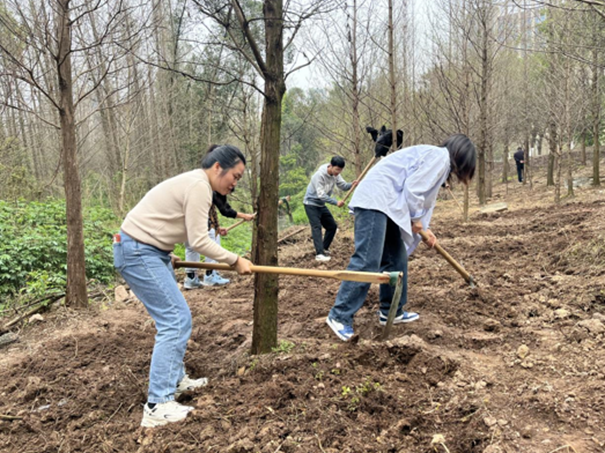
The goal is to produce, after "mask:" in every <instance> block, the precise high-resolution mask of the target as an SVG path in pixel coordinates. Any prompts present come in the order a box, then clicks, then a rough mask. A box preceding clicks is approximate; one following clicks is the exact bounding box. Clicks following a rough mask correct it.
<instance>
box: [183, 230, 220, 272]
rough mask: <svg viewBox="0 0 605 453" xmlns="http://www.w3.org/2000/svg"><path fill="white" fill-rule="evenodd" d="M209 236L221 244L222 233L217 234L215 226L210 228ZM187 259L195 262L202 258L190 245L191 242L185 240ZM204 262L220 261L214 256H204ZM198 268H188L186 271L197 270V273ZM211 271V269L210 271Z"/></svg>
mask: <svg viewBox="0 0 605 453" xmlns="http://www.w3.org/2000/svg"><path fill="white" fill-rule="evenodd" d="M208 237H210V239H212V240H213V241H214V242H216V243H217V244H218V245H221V235H220V234H216V230H215V229H214V228H210V229H209V230H208ZM185 260H186V261H193V262H194V263H197V262H198V261H199V260H200V254H199V253H198V252H196V251H195V250H193V248H192V247H191V246H190V245H189V242H185ZM204 262H205V263H217V262H218V261H215V260H213V259H212V258H208V257H206V258H204ZM197 271H198V270H197V268H195V267H193V268H189V267H188V268H186V269H185V272H195V273H196V274H197ZM208 272H210V271H208Z"/></svg>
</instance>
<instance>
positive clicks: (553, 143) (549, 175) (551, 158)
mask: <svg viewBox="0 0 605 453" xmlns="http://www.w3.org/2000/svg"><path fill="white" fill-rule="evenodd" d="M549 128H550V133H549V134H548V145H549V146H548V170H547V172H546V186H547V187H550V186H554V185H555V175H554V173H555V160H556V156H557V125H556V124H555V122H554V121H551V122H550V126H549Z"/></svg>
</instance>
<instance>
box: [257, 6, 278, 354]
mask: <svg viewBox="0 0 605 453" xmlns="http://www.w3.org/2000/svg"><path fill="white" fill-rule="evenodd" d="M263 13H264V17H265V53H266V73H265V74H264V76H265V91H264V95H265V102H264V107H263V124H262V132H261V134H262V135H261V173H260V193H261V196H260V197H259V203H258V221H257V222H258V223H257V225H258V232H257V233H258V244H257V247H256V250H255V259H254V262H255V263H256V264H261V265H269V266H277V210H278V206H277V203H278V201H279V197H278V194H279V148H280V133H281V113H282V109H281V107H282V99H283V96H284V93H285V92H286V85H285V82H284V49H283V0H265V3H264V7H263ZM278 292H279V279H278V276H277V275H275V274H255V275H254V327H253V331H252V354H260V353H266V352H271V349H272V348H274V347H275V346H276V345H277V302H278Z"/></svg>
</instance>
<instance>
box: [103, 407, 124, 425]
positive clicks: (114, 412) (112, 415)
mask: <svg viewBox="0 0 605 453" xmlns="http://www.w3.org/2000/svg"><path fill="white" fill-rule="evenodd" d="M123 405H124V401H122V402H121V403H120V405H119V406H118V408H117V409H116V410H115V411H113V414H111V415H110V416H109V418H108V419H107V421H106V422H105V426H107V424H108V423H109V422H110V421H111V419H112V418H113V417H114V416H115V415H116V414H117V413H118V411H119V410H120V409H121V408H122V406H123Z"/></svg>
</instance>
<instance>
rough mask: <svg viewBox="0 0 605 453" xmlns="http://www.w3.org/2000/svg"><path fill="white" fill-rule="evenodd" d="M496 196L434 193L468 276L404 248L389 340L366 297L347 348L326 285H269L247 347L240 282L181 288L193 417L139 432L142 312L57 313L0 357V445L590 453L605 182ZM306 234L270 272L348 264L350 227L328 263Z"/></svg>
mask: <svg viewBox="0 0 605 453" xmlns="http://www.w3.org/2000/svg"><path fill="white" fill-rule="evenodd" d="M513 188H514V193H513V190H512V189H513ZM504 190H505V189H504V187H503V186H499V187H498V188H497V192H498V193H497V195H496V196H495V197H494V200H493V201H503V200H506V201H507V202H508V204H509V210H508V211H505V212H501V213H496V214H489V215H488V214H480V213H478V212H477V211H476V207H474V210H475V212H474V213H473V214H472V216H471V221H470V222H469V223H467V224H463V223H462V222H461V221H460V213H459V211H458V208H457V206H456V204H455V203H454V202H453V201H452V200H442V201H440V202H439V203H438V207H437V209H436V213H435V216H434V224H433V230H434V231H435V233H436V234H437V236H438V238H439V239H440V243H441V244H442V245H443V246H444V247H445V248H446V249H447V250H448V251H449V252H450V253H451V254H452V255H453V256H454V257H455V258H456V259H457V260H459V261H460V262H461V263H462V264H463V265H464V266H465V267H466V269H467V270H468V271H469V272H470V273H471V274H472V275H473V277H474V278H475V279H476V280H477V282H478V283H479V286H478V287H477V288H475V289H472V288H470V287H469V286H468V285H466V283H465V282H464V281H463V280H462V278H460V276H459V275H458V274H457V273H456V272H455V271H454V270H453V268H451V267H450V266H449V265H448V264H447V263H446V262H445V261H444V260H443V259H442V258H441V257H440V256H438V255H437V254H436V253H435V252H434V251H431V250H428V249H427V248H425V247H423V246H422V247H420V248H419V250H418V251H417V252H416V253H415V254H414V256H413V258H412V260H411V261H410V268H409V273H410V290H409V305H408V307H409V309H410V310H414V311H417V312H419V313H420V315H421V318H420V320H419V321H418V322H415V323H412V324H406V325H403V326H395V327H394V331H393V333H392V335H391V338H390V340H389V341H387V342H381V341H379V340H378V337H379V335H380V332H381V330H380V329H381V328H380V326H378V323H377V318H376V310H377V299H378V291H377V288H372V290H371V291H370V296H369V298H368V300H367V302H366V305H365V306H364V308H363V309H362V310H361V311H360V313H359V314H358V316H357V317H356V325H355V327H356V332H357V333H358V334H359V337H360V340H359V341H358V342H356V343H353V344H345V343H342V342H340V341H339V340H338V339H337V338H336V337H335V336H334V335H333V334H332V332H331V331H330V330H329V328H328V327H327V326H326V325H325V322H324V321H325V316H326V314H327V312H328V310H329V308H330V307H331V304H332V302H333V300H334V297H335V295H336V292H337V291H338V286H339V282H338V281H328V280H319V279H306V278H299V277H283V278H281V280H280V288H281V290H280V307H279V310H280V311H279V313H280V315H279V338H280V348H279V351H278V352H275V353H272V354H267V355H264V356H260V357H258V356H251V355H250V354H249V352H248V351H249V347H250V339H251V334H252V297H253V296H252V294H253V289H252V286H251V285H252V278H251V277H243V278H242V277H237V276H235V275H232V276H230V277H231V278H232V279H233V280H232V284H230V285H228V286H227V287H225V288H218V289H200V290H195V291H189V292H186V293H185V296H186V298H187V300H188V301H189V304H190V306H191V310H192V314H193V317H194V320H193V324H194V330H193V334H192V338H191V341H190V344H189V349H188V353H187V356H186V364H187V367H188V371H189V373H190V374H191V375H193V376H194V377H197V376H208V377H209V378H210V384H209V386H208V387H206V388H204V389H203V390H200V391H197V392H195V393H193V394H191V395H188V396H185V397H184V400H183V401H184V402H185V403H186V404H190V405H193V406H195V407H196V410H195V411H194V412H193V413H192V415H190V417H189V418H188V419H187V420H186V421H185V422H183V423H179V424H175V425H171V426H166V427H163V428H157V429H154V430H142V429H141V428H139V423H140V419H141V414H142V404H143V403H144V401H145V394H146V387H147V373H148V367H149V360H150V355H151V349H152V346H153V336H154V328H153V324H152V322H151V321H150V319H149V317H148V315H147V314H146V312H145V310H144V309H143V307H142V306H141V304H140V303H138V302H136V301H130V302H126V303H112V304H109V305H108V306H105V305H104V306H95V307H93V308H92V309H91V310H90V311H88V312H85V313H82V312H73V311H70V310H67V309H65V308H58V309H55V310H54V311H52V312H51V313H48V314H46V315H45V321H44V322H43V323H39V324H34V325H31V326H29V327H25V328H24V330H23V331H22V332H21V341H20V342H19V343H15V344H13V345H11V346H9V347H7V348H4V349H3V350H0V395H1V399H0V414H2V415H8V416H15V417H18V419H17V420H12V421H3V420H1V419H0V451H2V452H6V453H13V452H14V453H27V452H36V453H38V452H59V451H60V452H149V453H152V452H153V453H155V452H158V453H159V452H188V451H195V452H198V451H215V452H229V453H239V452H263V453H264V452H267V453H268V452H271V453H274V452H275V453H277V452H317V453H319V452H324V453H327V452H333V453H336V452H399V453H403V452H408V453H428V452H452V453H454V452H489V453H496V452H532V453H533V452H535V453H554V452H604V451H605V375H604V373H605V349H604V348H603V337H604V334H605V291H604V289H603V288H604V286H603V283H604V281H605V236H604V235H603V232H602V225H603V224H604V223H605V222H604V221H605V197H604V194H603V191H602V190H598V189H583V190H581V191H578V196H577V197H576V198H575V199H573V200H570V201H568V202H564V203H563V204H562V205H561V206H559V207H555V206H554V205H553V204H552V203H551V200H552V192H551V191H550V190H546V189H544V188H542V189H540V188H534V190H533V191H530V190H529V188H528V187H522V186H520V185H514V186H512V185H511V192H510V193H509V195H507V196H505V195H504ZM457 196H458V197H460V196H461V195H457ZM307 236H308V233H307V232H305V233H302V234H300V235H299V239H298V241H296V242H294V243H291V244H288V245H286V246H284V247H282V248H281V250H280V264H281V265H284V266H297V267H309V268H311V267H313V268H315V267H317V268H325V269H343V268H345V267H346V265H347V263H348V259H349V257H350V254H351V253H352V250H353V244H352V233H351V232H350V231H341V232H340V233H339V234H338V235H337V239H336V243H335V245H334V246H333V251H332V252H333V259H332V261H331V262H329V263H327V264H318V263H316V262H315V261H314V260H313V253H312V246H311V242H310V240H309V239H308V238H307ZM287 342H290V343H291V344H289V343H287Z"/></svg>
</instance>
